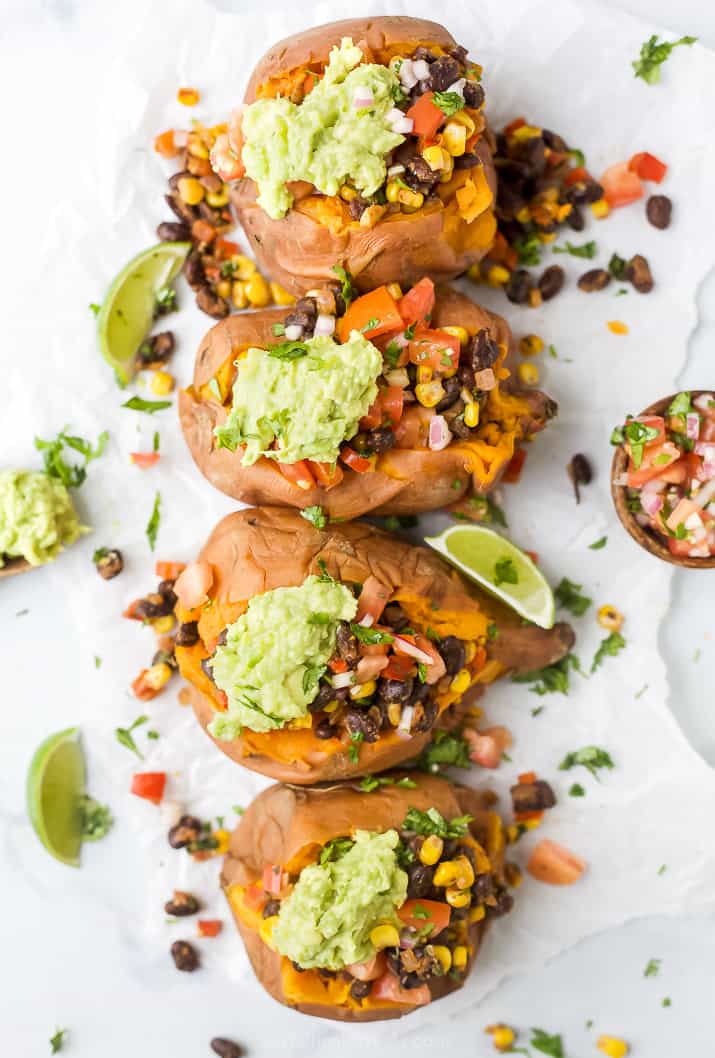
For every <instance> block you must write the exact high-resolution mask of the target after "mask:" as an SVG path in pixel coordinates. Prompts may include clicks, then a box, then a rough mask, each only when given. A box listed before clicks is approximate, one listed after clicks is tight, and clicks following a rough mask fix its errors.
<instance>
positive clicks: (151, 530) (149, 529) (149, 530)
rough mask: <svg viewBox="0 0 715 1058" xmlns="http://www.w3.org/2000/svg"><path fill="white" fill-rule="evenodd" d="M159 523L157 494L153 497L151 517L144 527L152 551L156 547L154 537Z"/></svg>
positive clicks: (159, 499) (159, 508)
mask: <svg viewBox="0 0 715 1058" xmlns="http://www.w3.org/2000/svg"><path fill="white" fill-rule="evenodd" d="M160 522H161V493H160V492H157V493H156V495H155V496H154V506H153V507H152V509H151V515H150V516H149V521H148V522H147V525H146V530H145V531H146V538H147V540H148V541H149V547H150V548H151V550H152V551H153V550H154V548H155V547H156V537H157V534H158V532H159V524H160Z"/></svg>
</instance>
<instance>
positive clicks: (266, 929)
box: [258, 915, 278, 948]
mask: <svg viewBox="0 0 715 1058" xmlns="http://www.w3.org/2000/svg"><path fill="white" fill-rule="evenodd" d="M277 922H278V915H271V916H270V918H263V919H261V924H260V925H259V927H258V935H259V937H260V938H261V940H262V941H263V943H264V944H265V945H266V946H267V947H268V948H272V947H273V930H274V929H275V926H276V923H277Z"/></svg>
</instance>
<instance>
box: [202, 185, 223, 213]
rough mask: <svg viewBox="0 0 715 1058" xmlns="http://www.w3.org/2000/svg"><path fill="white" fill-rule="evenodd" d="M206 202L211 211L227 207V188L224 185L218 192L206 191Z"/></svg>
mask: <svg viewBox="0 0 715 1058" xmlns="http://www.w3.org/2000/svg"><path fill="white" fill-rule="evenodd" d="M206 201H207V202H208V204H209V205H210V206H212V207H213V209H221V208H222V207H223V206H227V205H228V188H227V187H226V185H225V184H224V186H223V187H222V188H221V190H220V191H207V192H206Z"/></svg>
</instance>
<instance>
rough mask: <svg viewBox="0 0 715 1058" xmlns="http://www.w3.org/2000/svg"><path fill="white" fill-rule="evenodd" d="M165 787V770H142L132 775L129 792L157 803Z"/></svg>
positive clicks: (159, 801)
mask: <svg viewBox="0 0 715 1058" xmlns="http://www.w3.org/2000/svg"><path fill="white" fill-rule="evenodd" d="M165 788H166V772H165V771H144V772H137V774H136V775H132V785H131V787H130V789H131V792H132V793H133V794H134V795H135V796H136V797H142V798H144V800H145V801H151V802H152V804H155V805H158V804H160V803H161V799H162V797H163V796H164V790H165Z"/></svg>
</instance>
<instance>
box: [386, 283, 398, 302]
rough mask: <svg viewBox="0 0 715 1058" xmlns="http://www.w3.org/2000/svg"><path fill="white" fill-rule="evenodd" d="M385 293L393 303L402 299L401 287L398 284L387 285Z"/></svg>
mask: <svg viewBox="0 0 715 1058" xmlns="http://www.w3.org/2000/svg"><path fill="white" fill-rule="evenodd" d="M387 293H388V294H389V295H390V297H391V298H393V300H394V301H399V300H400V298H401V297H402V287H401V286H400V284H399V283H388V284H387Z"/></svg>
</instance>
